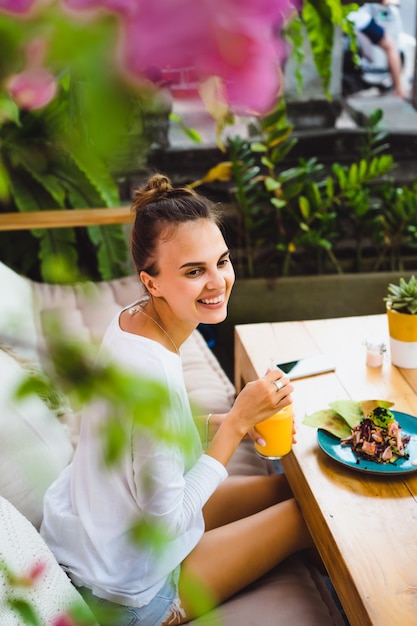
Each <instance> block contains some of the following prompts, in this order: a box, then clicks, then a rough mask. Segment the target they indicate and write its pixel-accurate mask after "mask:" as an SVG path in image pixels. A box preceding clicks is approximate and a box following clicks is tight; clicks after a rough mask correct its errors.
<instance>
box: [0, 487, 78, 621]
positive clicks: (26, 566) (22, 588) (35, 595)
mask: <svg viewBox="0 0 417 626" xmlns="http://www.w3.org/2000/svg"><path fill="white" fill-rule="evenodd" d="M0 528H1V532H0V562H1V563H2V565H4V566H5V567H6V568H7V570H8V572H10V573H11V574H12V575H13V576H14V577H16V578H19V579H23V580H24V579H25V578H28V577H29V579H30V578H31V572H34V571H36V570H37V569H38V571H39V573H38V575H36V576H34V577H33V583H32V584H30V585H24V584H23V585H16V584H15V585H13V586H11V585H10V583H9V581H8V580H7V577H6V575H5V572H4V570H3V569H2V568H0V624H2V625H3V626H22V624H23V623H25V622H24V621H23V619H22V617H20V616H19V614H18V613H16V612H15V610H14V609H13V608H12V607H11V606H10V603H9V602H8V600H10V599H19V600H23V601H25V602H27V603H29V604H30V606H31V607H32V609H33V611H34V612H35V614H36V616H37V618H38V620H39V623H40V624H42V626H53V624H54V623H56V620H57V618H59V617H61V616H63V615H65V614H66V613H67V612H68V611H69V610H70V609H71V608H72V607H74V606H75V605H78V606H83V608H84V610H87V609H86V606H85V603H84V601H83V600H82V598H81V596H80V595H79V593H78V591H77V590H76V589H75V587H73V585H72V584H71V582H70V580H69V578H68V577H67V575H66V574H65V573H64V571H63V570H62V569H61V568H60V566H59V565H58V563H57V562H56V560H55V557H54V556H53V554H52V552H51V551H50V550H49V548H48V547H47V545H46V544H45V542H44V541H43V539H42V538H41V536H40V535H39V534H38V532H37V531H36V530H35V528H34V527H33V526H32V524H31V523H30V522H29V521H28V520H27V519H25V517H24V516H23V515H22V514H21V513H20V512H19V511H18V510H17V509H16V508H15V507H14V506H13V505H12V504H11V503H10V502H8V501H7V500H5V499H4V498H2V497H1V496H0Z"/></svg>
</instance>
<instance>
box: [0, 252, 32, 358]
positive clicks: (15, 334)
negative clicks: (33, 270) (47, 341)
mask: <svg viewBox="0 0 417 626" xmlns="http://www.w3.org/2000/svg"><path fill="white" fill-rule="evenodd" d="M0 344H4V345H8V346H9V347H12V348H13V350H14V351H15V352H17V353H18V354H20V355H21V356H23V357H25V358H28V359H31V360H37V359H38V351H37V350H38V329H37V326H36V317H35V315H34V301H33V290H32V286H31V282H30V281H29V280H27V279H25V278H23V277H22V276H19V274H16V272H13V270H11V269H9V268H8V267H7V266H6V265H4V264H3V263H1V262H0Z"/></svg>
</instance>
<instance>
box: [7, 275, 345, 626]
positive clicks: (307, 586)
mask: <svg viewBox="0 0 417 626" xmlns="http://www.w3.org/2000/svg"><path fill="white" fill-rule="evenodd" d="M139 294H140V288H139V284H138V281H137V279H136V278H135V277H133V276H131V277H128V278H122V279H119V280H115V281H110V282H107V283H105V282H102V283H95V284H93V283H87V284H84V285H74V286H56V285H55V286H53V285H46V284H41V283H35V282H32V281H30V280H28V279H25V278H23V277H21V276H19V275H17V274H16V273H15V272H13V271H11V270H10V269H9V268H8V267H6V266H5V265H4V264H2V263H0V348H1V349H0V376H1V385H0V428H1V432H0V465H1V467H0V562H1V563H3V564H4V565H5V566H6V568H7V569H8V571H9V572H12V574H13V575H14V576H15V577H17V578H18V579H22V577H23V578H24V579H25V578H27V576H28V575H29V573H30V572H31V571H33V568H34V567H35V570H36V567H38V566H39V564H42V567H41V568H39V571H38V573H37V576H35V577H34V579H33V584H31V585H26V586H25V585H17V587H16V585H15V586H14V587H13V589H11V587H10V584H9V581H8V577H7V575H6V573H5V571H4V569H0V624H1V626H18V625H20V624H23V623H24V621H22V618H21V617H20V616H19V614H18V613H17V611H16V608H13V606H12V604H13V603H11V602H10V600H11V598H12V597H14V596H13V594H14V595H15V596H16V597H18V598H19V599H23V600H25V601H28V602H29V603H30V604H31V605H32V606H33V608H34V610H35V611H36V612H37V615H38V616H39V620H40V623H41V624H44V625H45V626H53V624H54V620H55V619H56V618H57V616H59V615H62V614H64V613H65V612H66V611H67V610H68V608H69V607H70V606H72V604H73V603H74V602H79V603H81V605H82V600H81V598H80V596H79V594H78V592H77V591H76V589H75V588H74V587H73V586H72V584H71V582H70V581H69V579H68V578H67V576H66V575H65V574H64V572H63V571H62V570H61V568H60V567H59V565H58V563H57V562H56V561H55V559H54V557H53V555H52V553H51V552H50V551H49V549H48V548H47V546H46V545H45V543H44V542H43V540H42V539H41V537H40V535H39V534H38V531H37V529H38V528H39V525H40V522H41V518H42V498H43V494H44V492H45V490H46V488H47V487H48V485H49V484H50V483H51V482H52V481H53V480H54V479H55V477H56V476H57V475H58V474H59V472H60V471H61V470H62V469H63V468H64V467H65V466H66V465H67V463H69V462H70V460H71V456H72V453H73V446H74V445H76V435H77V432H76V431H77V419H76V416H75V418H74V416H73V418H72V419H68V417H71V412H69V413H68V412H65V416H63V417H62V418H60V416H57V414H56V412H52V411H51V410H50V409H49V408H48V406H47V405H46V403H45V402H44V401H43V400H42V399H41V398H39V397H38V396H36V395H32V396H30V397H28V398H26V399H25V400H24V401H23V402H21V401H19V402H17V401H16V400H15V399H14V397H13V390H14V388H15V387H16V385H17V383H18V382H19V381H20V380H22V378H23V377H24V376H26V374H27V367H28V366H30V364H33V363H35V364H40V363H41V362H42V359H41V356H42V354H43V352H44V350H45V342H44V335H43V331H42V328H43V321H44V319H45V316H47V315H48V314H49V313H50V312H51V311H54V312H59V314H60V317H61V319H62V320H63V323H64V326H65V328H66V329H68V331H69V332H73V333H75V334H76V336H78V337H81V338H84V339H86V340H88V341H91V342H93V343H97V342H99V341H100V339H101V337H102V336H103V333H104V330H105V328H106V327H107V324H108V323H109V321H110V319H111V318H112V316H113V315H114V314H115V313H116V312H117V311H118V310H120V309H121V307H122V306H125V305H127V304H129V303H131V302H133V301H134V300H135V299H137V297H138V295H139ZM181 356H182V360H183V367H184V374H185V380H186V384H187V389H188V391H189V395H190V398H191V400H192V401H193V402H194V403H195V405H196V406H199V407H201V410H202V411H207V412H209V411H211V412H224V411H227V410H228V408H229V407H230V405H231V403H232V402H233V398H234V388H233V385H232V383H231V382H230V380H229V379H228V378H227V376H226V374H225V373H224V371H223V370H222V368H221V366H220V364H219V362H218V360H217V359H216V358H215V356H214V355H213V353H212V352H211V350H210V349H209V348H208V347H207V345H206V343H205V341H204V339H203V337H202V336H201V334H200V333H199V332H198V331H195V332H194V333H193V334H192V336H191V337H190V338H189V340H188V341H187V342H186V344H184V346H183V347H182V349H181ZM228 469H229V472H230V473H231V474H242V473H243V474H259V473H268V472H270V471H273V468H271V466H269V465H268V464H267V463H266V462H264V461H262V460H261V459H260V458H259V457H257V456H256V455H255V454H254V452H253V449H252V446H251V444H250V443H249V442H244V443H242V444H241V445H240V447H239V449H238V451H237V452H236V454H235V455H234V458H233V459H232V462H231V463H230V466H229V468H228ZM290 622H291V623H292V624H293V625H294V626H326V625H333V626H341V625H342V624H343V621H342V619H341V617H340V613H339V611H338V609H337V607H336V605H335V603H334V601H333V599H332V597H331V595H330V594H329V591H328V589H327V586H326V585H325V584H324V583H323V579H322V577H321V576H320V575H319V573H318V572H317V570H316V569H315V568H314V567H313V566H312V565H311V564H309V563H308V561H306V560H304V559H303V558H302V557H301V556H294V557H292V558H290V559H287V560H286V561H285V562H284V563H282V564H281V565H280V566H279V567H277V568H276V569H275V570H274V571H273V572H271V573H270V574H269V575H268V576H265V577H264V579H262V580H260V581H258V582H257V583H256V584H254V585H252V586H251V587H249V588H248V589H245V591H244V592H242V593H240V594H238V595H237V596H235V597H234V598H232V599H231V600H229V601H228V602H226V603H225V604H224V605H222V606H221V607H219V608H218V609H217V610H215V611H213V612H211V613H209V614H207V615H206V616H204V617H202V618H200V619H197V620H194V621H193V622H191V624H194V626H203V625H206V626H215V625H216V626H217V625H218V626H220V625H221V626H240V625H245V626H251V625H252V624H253V625H255V624H256V625H258V624H260V623H262V625H263V626H273V625H274V626H275V625H278V624H286V623H290ZM115 626H117V625H115Z"/></svg>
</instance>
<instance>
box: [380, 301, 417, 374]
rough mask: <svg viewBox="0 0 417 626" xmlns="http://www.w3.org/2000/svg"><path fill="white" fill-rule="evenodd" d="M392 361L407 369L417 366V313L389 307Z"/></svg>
mask: <svg viewBox="0 0 417 626" xmlns="http://www.w3.org/2000/svg"><path fill="white" fill-rule="evenodd" d="M387 316H388V329H389V336H390V348H391V363H392V364H393V365H396V366H397V367H403V368H406V369H413V368H417V315H409V314H407V313H400V312H399V311H394V310H393V309H390V308H389V307H387Z"/></svg>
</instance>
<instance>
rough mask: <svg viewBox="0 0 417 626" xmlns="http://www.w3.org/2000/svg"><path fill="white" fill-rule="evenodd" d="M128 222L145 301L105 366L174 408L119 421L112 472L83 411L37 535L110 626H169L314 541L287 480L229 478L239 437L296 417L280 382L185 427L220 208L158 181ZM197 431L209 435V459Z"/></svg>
mask: <svg viewBox="0 0 417 626" xmlns="http://www.w3.org/2000/svg"><path fill="white" fill-rule="evenodd" d="M133 208H134V210H135V222H134V225H133V229H132V254H133V260H134V264H135V266H136V270H137V273H138V275H139V277H140V279H141V281H142V283H143V285H144V286H145V288H146V295H145V297H143V298H142V299H141V300H139V301H137V302H136V303H133V304H131V305H130V306H128V307H126V309H124V310H123V311H122V312H121V313H118V314H117V316H116V317H115V318H114V319H113V321H112V322H111V324H110V326H109V328H108V330H107V332H106V335H105V337H104V340H103V344H102V347H101V351H100V359H102V360H104V361H105V362H108V361H109V360H114V361H116V362H118V363H119V364H121V365H122V366H123V367H124V368H125V369H126V368H127V369H128V370H129V371H131V372H134V373H137V374H139V375H142V376H146V377H148V378H151V379H152V380H155V381H157V382H159V383H160V384H162V385H163V386H164V388H166V389H167V391H168V395H167V397H168V399H169V402H168V404H167V405H166V406H165V407H162V409H161V410H160V411H158V412H157V413H155V414H153V415H140V416H137V415H136V414H135V415H125V414H123V415H120V418H119V419H120V427H121V428H122V429H123V431H124V432H125V433H126V437H128V438H129V441H128V445H127V446H126V450H125V453H124V456H123V459H122V460H121V462H120V465H118V466H117V468H112V470H111V471H110V472H106V471H103V450H102V445H101V440H100V437H99V433H100V431H101V429H102V427H103V423H104V421H105V420H106V417H107V416H106V414H105V413H106V412H105V410H104V409H103V410H97V407H95V408H94V407H86V409H85V411H84V413H85V414H84V416H83V422H82V428H81V434H80V440H79V443H78V446H77V450H76V452H75V455H74V459H73V461H72V464H71V465H70V466H69V467H68V468H67V470H65V471H64V473H63V474H61V476H60V477H59V478H58V480H57V481H56V482H55V483H54V484H53V485H52V486H51V487H50V489H49V490H48V492H47V494H46V497H45V510H44V521H43V525H42V534H43V536H44V538H45V539H46V541H47V543H49V545H50V547H51V549H52V551H53V552H54V553H55V555H56V557H57V559H58V560H59V562H60V563H65V566H66V569H67V571H68V573H69V575H70V577H71V579H72V580H73V582H74V583H75V584H76V585H77V586H78V587H80V591H81V593H83V595H84V596H85V598H86V600H87V601H88V602H89V603H90V604H91V606H92V608H93V610H94V604H95V601H96V600H97V598H99V599H100V602H102V601H105V603H106V605H107V603H108V604H110V605H111V608H112V609H113V610H115V611H116V618H115V623H117V624H122V623H126V620H127V619H128V620H129V623H139V622H140V623H141V624H143V625H145V626H146V625H148V626H157V625H161V624H165V623H169V624H171V625H175V624H182V623H185V622H187V621H189V620H190V619H192V618H194V617H196V616H198V615H200V614H202V613H205V612H206V611H208V610H210V609H211V608H213V607H214V606H217V605H218V604H220V603H222V602H223V601H225V600H227V599H228V598H230V597H232V596H234V595H235V594H236V593H237V592H238V591H240V590H242V589H243V588H245V587H246V586H247V585H249V584H250V583H252V582H253V581H255V580H256V579H258V578H260V577H261V576H262V575H263V574H265V573H266V572H268V571H270V570H271V569H272V568H274V566H275V565H277V564H278V563H279V562H281V561H282V560H284V559H285V558H286V557H287V556H289V555H290V554H292V553H294V552H297V551H299V550H302V549H304V548H306V547H309V546H310V545H311V539H310V535H309V533H308V531H307V528H306V526H305V524H304V520H303V518H302V516H301V513H300V511H299V509H298V506H297V504H296V502H295V500H294V498H293V497H292V494H291V491H290V488H289V486H288V484H287V482H286V479H285V477H284V475H283V474H274V475H269V476H250V477H246V476H234V477H230V478H229V477H228V476H227V470H226V465H227V464H228V463H229V461H230V459H231V457H232V455H233V453H234V452H235V450H236V448H237V446H238V445H239V443H240V442H241V440H242V439H243V438H244V437H245V436H249V437H251V438H252V439H254V440H255V441H256V442H257V443H258V444H259V445H260V446H261V447H262V446H263V445H265V443H264V442H263V440H262V438H261V437H260V435H259V433H258V432H257V430H256V425H257V423H258V422H260V421H262V420H264V419H266V418H268V417H270V416H271V415H273V414H274V413H276V412H277V411H279V410H281V409H283V408H285V407H287V406H290V405H291V402H292V399H291V392H292V390H293V387H292V385H291V383H290V382H289V380H288V378H287V377H286V376H285V375H283V373H282V372H281V371H280V370H278V369H273V370H269V371H268V372H267V373H266V374H265V376H263V377H262V378H260V379H258V380H255V381H253V382H251V383H248V384H247V385H246V387H244V389H243V390H242V391H241V392H240V394H239V395H238V397H237V398H236V400H235V402H234V404H233V406H232V408H231V409H230V410H229V412H228V413H225V414H212V415H210V423H209V422H208V418H207V417H206V416H203V417H199V416H194V415H193V414H192V410H191V406H190V402H189V399H188V396H187V392H186V388H185V383H184V378H183V373H182V372H183V370H182V365H181V346H182V344H183V343H184V342H185V340H186V339H187V338H188V337H189V336H190V335H191V333H192V332H193V331H194V329H195V328H196V327H197V326H198V324H200V323H201V322H204V323H210V324H213V323H217V322H220V321H222V320H224V318H225V317H226V314H227V305H228V301H229V297H230V293H231V290H232V287H233V283H234V271H233V267H232V264H231V261H230V258H229V251H228V248H227V245H226V242H225V240H224V237H223V235H222V232H221V230H220V227H219V222H218V214H217V209H216V207H215V206H213V204H212V203H211V202H210V201H209V200H207V199H206V198H204V197H201V196H199V195H198V194H197V193H196V192H195V191H193V190H191V189H189V188H173V187H172V185H171V183H170V181H169V179H168V178H166V177H165V176H162V175H160V174H157V175H154V176H153V177H152V178H151V179H150V180H149V181H148V183H147V184H146V185H145V186H144V187H143V188H141V189H139V190H138V191H137V194H136V198H135V200H134V205H133ZM277 381H279V383H280V384H279V385H277V384H275V383H277ZM202 384H204V381H202ZM195 420H196V421H198V420H200V421H201V422H202V424H205V425H206V429H205V435H206V437H205V441H204V445H205V449H204V450H203V444H202V441H201V440H200V436H199V430H198V428H197V425H196V423H195ZM201 430H203V431H204V428H203V429H201V428H200V431H201ZM210 436H212V438H211V440H210ZM133 524H136V525H137V524H143V525H145V526H146V527H147V528H149V527H151V528H152V529H156V530H157V532H158V535H159V537H160V538H162V541H160V550H159V551H156V550H155V546H154V545H150V544H149V541H146V542H142V543H139V542H137V543H135V544H133V545H132V543H131V542H130V541H129V540H128V537H129V530H130V529H131V527H132V525H133ZM196 586H197V587H196ZM196 588H198V594H197V595H198V598H199V600H198V602H197V603H196V601H195V597H196ZM132 614H133V615H134V616H136V618H137V622H136V621H134V622H132V621H131V619H132Z"/></svg>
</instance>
